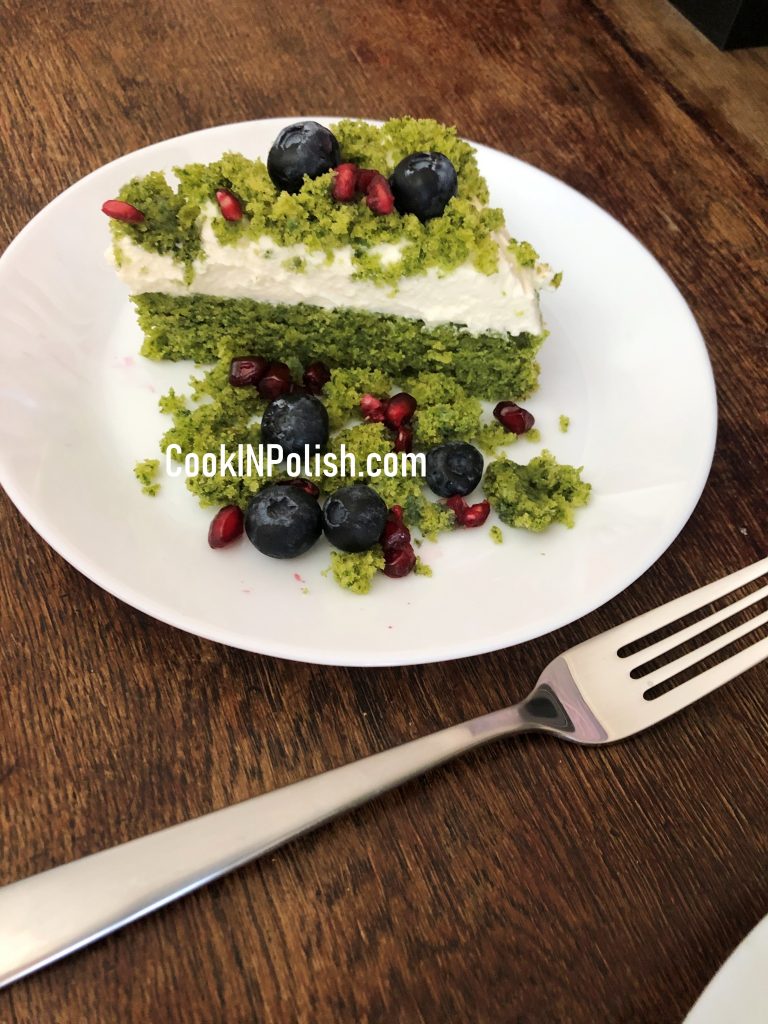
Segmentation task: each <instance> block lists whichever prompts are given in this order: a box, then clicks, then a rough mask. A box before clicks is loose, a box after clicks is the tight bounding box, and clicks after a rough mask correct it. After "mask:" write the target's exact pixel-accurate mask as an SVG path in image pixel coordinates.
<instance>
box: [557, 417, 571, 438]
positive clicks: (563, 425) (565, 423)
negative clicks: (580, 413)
mask: <svg viewBox="0 0 768 1024" xmlns="http://www.w3.org/2000/svg"><path fill="white" fill-rule="evenodd" d="M559 422H560V432H561V433H563V434H567V433H568V427H570V425H571V417H570V416H565V415H563V416H561V417H560V421H559Z"/></svg>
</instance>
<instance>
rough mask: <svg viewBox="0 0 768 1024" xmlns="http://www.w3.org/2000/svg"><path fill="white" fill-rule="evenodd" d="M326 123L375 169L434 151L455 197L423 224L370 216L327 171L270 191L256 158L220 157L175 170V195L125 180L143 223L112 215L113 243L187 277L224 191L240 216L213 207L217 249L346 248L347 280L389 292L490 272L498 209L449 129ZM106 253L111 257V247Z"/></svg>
mask: <svg viewBox="0 0 768 1024" xmlns="http://www.w3.org/2000/svg"><path fill="white" fill-rule="evenodd" d="M330 127H331V130H332V131H333V132H334V133H335V135H336V137H337V139H338V141H339V145H340V148H341V154H342V162H348V161H352V162H355V163H358V164H359V165H360V166H362V167H370V168H375V169H376V170H379V171H381V172H382V173H383V174H384V175H389V174H390V173H391V172H392V170H394V167H395V165H396V164H397V163H399V161H400V160H401V159H402V158H403V157H405V156H407V155H408V154H409V153H413V152H415V151H417V150H421V151H424V150H434V151H438V152H441V153H443V154H444V155H445V156H447V157H448V159H449V160H450V161H451V162H452V163H453V165H454V167H455V168H456V173H457V178H458V188H457V193H456V195H455V196H454V197H453V198H452V199H451V200H450V201H449V203H448V205H447V206H446V208H445V211H444V213H443V214H442V215H441V216H440V217H433V218H432V219H430V220H428V221H426V222H425V223H422V222H421V221H420V220H419V219H418V218H417V217H415V216H414V215H413V214H400V213H398V212H397V211H395V212H393V213H391V214H389V215H387V216H377V215H376V214H375V213H373V211H372V210H370V209H369V207H368V205H367V204H366V202H365V200H364V198H363V197H362V196H360V197H358V199H357V200H355V201H352V202H348V203H342V202H338V201H337V200H335V199H334V198H333V196H332V194H331V186H332V182H333V177H334V172H333V171H329V172H328V173H327V174H324V175H321V176H320V177H318V178H315V179H314V180H310V179H308V178H305V181H304V185H303V186H302V188H301V189H300V191H299V192H298V193H296V194H295V195H291V194H289V193H287V192H281V191H279V190H278V189H277V188H276V187H275V185H274V184H273V183H272V180H271V179H270V177H269V174H268V172H267V167H266V164H265V163H264V161H263V160H260V159H259V160H249V159H248V158H247V157H245V156H243V155H242V154H240V153H225V154H224V155H223V156H222V157H221V158H220V159H219V160H216V161H214V162H213V163H210V164H196V163H193V164H187V165H186V166H183V167H177V168H174V172H175V174H176V176H177V178H178V180H179V186H178V191H176V192H175V191H174V190H173V189H172V188H171V186H170V185H169V184H168V182H167V181H166V179H165V177H164V176H163V175H162V174H160V173H159V172H153V173H152V174H149V175H147V176H146V177H144V178H135V179H133V180H132V181H131V182H129V183H128V184H127V185H125V186H124V187H123V189H122V190H121V192H120V198H121V199H124V200H125V201H127V202H130V203H132V204H133V205H134V206H136V207H137V208H138V209H139V210H141V211H142V213H144V215H145V219H144V221H142V222H141V223H140V224H132V223H126V222H118V221H114V222H113V228H112V230H113V233H114V237H115V239H116V241H117V240H119V239H120V238H121V237H128V238H131V239H132V240H133V241H134V242H136V243H137V244H138V245H141V246H143V247H144V248H145V249H148V250H149V251H150V252H157V253H164V254H166V253H170V254H171V255H172V256H173V257H174V258H175V259H177V260H179V261H181V262H183V263H184V264H185V265H186V266H187V268H188V272H189V276H190V278H191V276H192V275H193V272H194V271H193V267H192V263H193V261H194V259H196V258H197V257H201V258H202V257H203V256H204V254H203V253H202V251H201V248H200V232H201V225H202V218H201V216H200V214H201V211H202V212H203V213H205V212H206V211H207V210H209V209H213V210H214V211H217V210H218V208H217V206H216V203H215V194H216V191H217V190H218V189H226V190H228V191H230V192H232V193H233V194H234V195H236V196H237V197H238V199H239V200H240V203H241V205H242V207H243V211H244V216H243V217H242V218H241V219H240V220H238V221H228V220H225V219H224V217H222V216H221V215H219V214H218V212H216V213H214V215H213V218H212V220H211V229H212V230H213V232H214V234H215V236H216V238H217V239H218V241H219V242H220V243H221V244H222V245H231V244H235V243H237V242H240V241H243V240H249V241H254V242H255V241H258V240H263V239H265V238H268V239H271V240H272V241H273V242H274V243H275V245H276V246H292V245H303V246H306V248H307V249H308V250H309V251H312V252H321V253H325V254H326V256H327V257H328V259H329V260H332V259H333V258H334V255H335V253H336V251H337V250H338V249H341V248H347V247H349V248H350V249H351V254H350V258H351V260H352V265H353V269H354V276H355V277H356V278H360V279H367V280H371V281H373V282H375V283H377V284H380V285H382V286H386V287H389V288H395V289H396V287H397V283H398V281H399V280H400V279H401V278H403V277H409V276H413V275H419V274H424V273H425V272H426V271H427V270H428V269H430V268H436V269H437V270H439V271H441V272H443V273H450V272H451V271H453V270H455V269H456V268H457V267H460V266H462V265H463V264H465V263H467V262H469V263H471V264H472V266H474V267H475V269H477V270H478V271H479V272H480V273H483V274H493V273H495V272H496V270H497V269H498V265H499V241H498V238H499V235H498V232H499V230H500V229H501V228H503V226H504V215H503V213H502V211H501V210H499V209H494V208H492V207H489V206H488V205H487V203H488V188H487V186H486V184H485V181H484V180H483V178H482V176H481V175H480V172H479V170H478V166H477V160H476V157H475V153H474V150H473V149H472V147H471V146H470V145H469V143H467V142H464V141H463V140H462V139H460V138H459V137H458V136H457V134H456V129H455V128H453V127H449V126H446V125H442V124H439V123H438V122H437V121H433V120H430V119H427V118H425V119H421V120H417V119H414V118H411V117H398V118H392V119H391V120H389V121H387V122H386V123H385V124H384V125H381V126H375V125H369V124H366V123H365V122H364V121H353V120H344V121H339V122H338V123H337V124H335V125H331V126H330ZM382 244H384V245H390V246H396V249H392V248H390V249H389V250H388V251H387V257H386V258H383V257H382V252H381V251H379V250H378V247H379V246H381V245H382ZM515 245H516V246H517V247H518V248H517V250H516V253H517V255H518V260H519V261H520V262H521V265H522V266H533V265H534V264H535V260H536V253H535V251H534V250H533V249H532V248H531V247H530V246H529V245H528V244H527V243H524V242H521V243H515ZM115 255H116V259H117V260H118V262H119V260H120V250H119V245H117V246H116V247H115ZM531 260H533V262H531ZM288 269H290V270H293V271H296V272H298V273H300V272H301V271H302V270H303V269H304V264H303V261H302V260H300V259H298V260H295V259H292V260H291V261H289V266H288Z"/></svg>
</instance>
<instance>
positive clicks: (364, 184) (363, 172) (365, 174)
mask: <svg viewBox="0 0 768 1024" xmlns="http://www.w3.org/2000/svg"><path fill="white" fill-rule="evenodd" d="M378 173H379V172H378V171H369V170H368V169H367V168H365V167H358V169H357V187H358V190H359V191H360V192H367V191H368V188H369V187H370V184H371V182H372V181H373V179H374V178H375V177H376V175H377V174H378Z"/></svg>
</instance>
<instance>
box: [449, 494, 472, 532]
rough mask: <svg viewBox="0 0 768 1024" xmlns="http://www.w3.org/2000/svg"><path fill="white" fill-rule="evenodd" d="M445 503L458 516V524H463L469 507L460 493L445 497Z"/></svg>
mask: <svg viewBox="0 0 768 1024" xmlns="http://www.w3.org/2000/svg"><path fill="white" fill-rule="evenodd" d="M445 504H446V505H447V506H448V508H449V509H450V510H451V512H453V514H454V515H455V516H456V525H457V526H461V524H462V521H463V519H464V514H465V512H466V511H467V508H468V505H467V503H466V501H464V499H463V498H462V497H461V495H460V494H454V496H453V497H452V498H446V499H445Z"/></svg>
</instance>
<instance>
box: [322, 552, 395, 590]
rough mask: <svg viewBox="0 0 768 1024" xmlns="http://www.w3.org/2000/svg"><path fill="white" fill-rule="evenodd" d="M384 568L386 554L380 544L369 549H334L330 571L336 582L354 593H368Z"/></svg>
mask: <svg viewBox="0 0 768 1024" xmlns="http://www.w3.org/2000/svg"><path fill="white" fill-rule="evenodd" d="M383 568H384V554H383V552H382V550H381V548H380V547H379V545H378V544H376V545H374V547H372V548H370V549H369V550H368V551H359V552H354V553H351V552H347V551H332V552H331V565H330V571H331V573H332V575H333V578H334V579H335V580H336V582H337V583H338V584H339V585H340V586H342V587H344V588H345V590H351V591H352V593H353V594H367V593H368V591H369V590H370V589H371V584H372V582H373V579H374V577H375V576H376V573H377V572H379V571H380V570H383Z"/></svg>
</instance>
